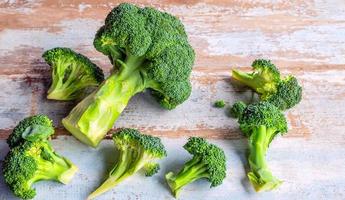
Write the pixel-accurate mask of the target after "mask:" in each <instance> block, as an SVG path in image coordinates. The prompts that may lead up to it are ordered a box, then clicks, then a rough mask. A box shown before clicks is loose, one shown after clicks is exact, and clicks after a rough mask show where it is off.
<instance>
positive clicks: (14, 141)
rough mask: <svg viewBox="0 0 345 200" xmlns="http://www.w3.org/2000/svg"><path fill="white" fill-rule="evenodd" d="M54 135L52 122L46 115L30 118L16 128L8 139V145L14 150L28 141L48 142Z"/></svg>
mask: <svg viewBox="0 0 345 200" xmlns="http://www.w3.org/2000/svg"><path fill="white" fill-rule="evenodd" d="M52 134H54V128H53V125H52V121H51V120H50V119H49V118H48V117H47V116H45V115H35V116H30V117H27V118H25V119H23V120H22V121H20V122H19V123H18V125H17V126H16V127H14V129H13V131H12V133H11V135H10V136H9V137H8V138H7V144H8V146H9V147H10V148H13V147H15V146H17V145H19V144H21V143H22V142H24V141H26V140H30V141H35V140H47V139H48V138H49V137H50V136H51V135H52Z"/></svg>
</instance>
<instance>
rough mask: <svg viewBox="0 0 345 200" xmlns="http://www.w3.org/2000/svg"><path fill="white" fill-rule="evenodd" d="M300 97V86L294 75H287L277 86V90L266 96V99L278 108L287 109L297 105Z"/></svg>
mask: <svg viewBox="0 0 345 200" xmlns="http://www.w3.org/2000/svg"><path fill="white" fill-rule="evenodd" d="M301 99H302V87H301V86H300V85H299V84H298V81H297V79H296V78H295V77H294V76H287V77H286V78H284V79H283V80H282V81H281V82H280V83H279V84H278V87H277V92H276V93H273V94H271V95H269V96H267V97H266V98H265V99H263V100H267V101H268V102H270V103H272V104H273V105H275V106H277V107H278V108H279V109H280V110H287V109H289V108H292V107H293V106H295V105H297V104H298V103H299V102H300V101H301Z"/></svg>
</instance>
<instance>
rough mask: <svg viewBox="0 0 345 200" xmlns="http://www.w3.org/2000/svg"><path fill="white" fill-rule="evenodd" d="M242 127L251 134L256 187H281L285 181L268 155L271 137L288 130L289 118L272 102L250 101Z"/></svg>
mask: <svg viewBox="0 0 345 200" xmlns="http://www.w3.org/2000/svg"><path fill="white" fill-rule="evenodd" d="M239 124H240V129H241V130H242V131H243V133H244V134H245V135H246V136H247V137H248V138H249V157H248V162H249V166H250V170H251V171H250V172H249V173H248V174H247V176H248V178H249V181H250V182H251V184H252V185H253V187H254V189H255V190H256V191H268V190H273V189H275V188H277V187H278V186H279V185H280V184H281V183H282V182H281V181H280V180H278V179H277V178H276V177H274V176H273V175H272V173H271V171H270V169H269V168H268V166H267V162H266V159H265V156H266V152H267V150H268V147H269V144H270V143H271V141H272V140H273V139H274V138H275V137H276V136H277V135H278V134H279V133H285V132H287V122H286V119H285V117H284V115H283V114H282V113H281V112H280V110H279V109H278V108H277V107H275V106H274V105H272V104H271V103H269V102H265V101H263V102H259V103H255V104H251V105H248V106H247V107H246V108H245V109H244V111H243V113H242V115H241V116H240V117H239Z"/></svg>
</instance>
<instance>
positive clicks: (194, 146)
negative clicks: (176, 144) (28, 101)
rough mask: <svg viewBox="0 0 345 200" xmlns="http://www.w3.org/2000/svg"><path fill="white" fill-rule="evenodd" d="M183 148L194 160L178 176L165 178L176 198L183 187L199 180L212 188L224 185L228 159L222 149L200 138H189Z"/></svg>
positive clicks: (185, 165) (173, 175) (187, 163)
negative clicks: (209, 184) (206, 181)
mask: <svg viewBox="0 0 345 200" xmlns="http://www.w3.org/2000/svg"><path fill="white" fill-rule="evenodd" d="M183 147H184V148H185V149H186V150H187V151H188V152H189V153H190V154H192V155H193V158H192V159H191V160H189V161H188V162H186V163H185V164H184V166H183V168H182V169H181V171H180V172H178V173H177V174H174V173H173V172H169V173H167V174H166V176H165V178H166V180H167V182H168V185H169V187H170V189H171V191H172V193H173V194H174V196H175V197H177V196H178V194H179V192H180V190H181V188H182V187H184V186H185V185H188V184H190V183H192V182H194V181H196V180H198V179H203V178H205V179H207V180H208V181H209V182H210V183H211V187H215V186H218V185H220V184H222V182H223V180H224V178H225V176H226V158H225V154H224V151H223V150H222V149H220V148H219V147H217V146H216V145H214V144H210V143H208V142H207V141H206V140H205V139H203V138H199V137H191V138H189V140H188V142H187V143H186V144H185V145H184V146H183Z"/></svg>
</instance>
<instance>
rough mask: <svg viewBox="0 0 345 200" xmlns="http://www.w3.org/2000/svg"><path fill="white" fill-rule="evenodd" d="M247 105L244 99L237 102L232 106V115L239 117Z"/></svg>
mask: <svg viewBox="0 0 345 200" xmlns="http://www.w3.org/2000/svg"><path fill="white" fill-rule="evenodd" d="M246 107H247V105H246V104H245V103H244V102H243V101H237V102H235V103H234V104H233V105H232V106H231V108H230V115H231V116H232V117H233V118H239V117H240V116H241V114H242V112H243V111H244V109H245V108H246Z"/></svg>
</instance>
